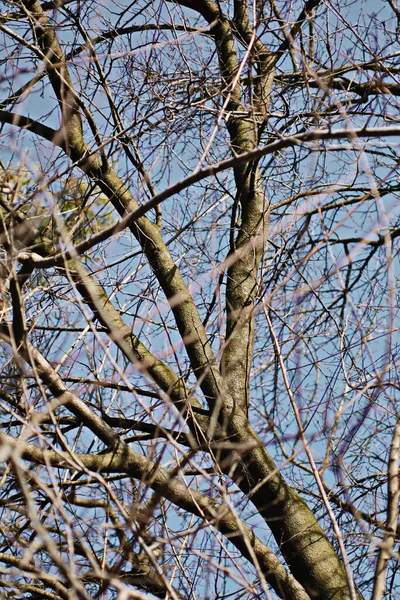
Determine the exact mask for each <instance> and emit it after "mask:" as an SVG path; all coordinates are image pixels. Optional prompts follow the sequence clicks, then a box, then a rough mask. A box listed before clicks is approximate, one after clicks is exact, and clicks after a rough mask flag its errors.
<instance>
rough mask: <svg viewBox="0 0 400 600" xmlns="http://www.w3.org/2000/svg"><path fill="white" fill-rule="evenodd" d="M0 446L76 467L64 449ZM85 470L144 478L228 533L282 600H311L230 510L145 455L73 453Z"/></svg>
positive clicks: (0, 438)
mask: <svg viewBox="0 0 400 600" xmlns="http://www.w3.org/2000/svg"><path fill="white" fill-rule="evenodd" d="M0 446H1V447H2V449H3V455H2V457H1V458H2V460H4V459H5V458H4V452H7V454H8V456H10V455H11V454H12V453H14V452H15V453H16V455H17V456H20V457H21V458H23V459H24V460H28V461H31V462H34V463H36V464H42V465H50V466H54V467H60V468H77V467H76V466H75V465H74V463H72V464H71V455H70V454H69V453H66V452H56V451H51V450H42V449H41V448H39V447H38V446H34V445H33V444H29V443H27V442H24V441H22V440H15V439H14V438H13V437H11V436H9V435H7V434H4V433H0ZM75 456H76V459H77V460H78V461H79V462H80V463H81V464H83V465H84V466H85V468H87V469H89V470H91V471H94V472H96V473H126V474H127V475H128V476H130V477H133V478H135V479H138V480H140V481H143V482H146V483H147V485H148V486H149V487H150V488H151V489H153V490H155V491H156V492H158V493H160V494H162V495H163V496H164V497H165V498H167V499H168V500H170V501H171V502H172V503H173V504H175V505H176V506H178V507H180V508H182V509H184V510H186V511H189V512H190V513H192V514H194V515H196V516H198V517H200V518H202V519H205V520H206V521H207V522H208V523H209V524H211V525H212V526H213V527H215V528H216V529H217V530H218V531H220V532H221V533H222V534H223V535H224V536H226V537H227V538H228V540H229V542H230V543H232V544H233V545H234V546H235V547H236V548H237V549H238V550H239V551H240V552H241V554H242V555H243V556H244V557H245V558H246V559H247V560H248V561H250V562H251V563H253V564H256V565H257V564H258V565H259V567H260V568H261V570H262V573H263V575H264V577H265V579H266V580H267V582H268V583H269V584H270V585H271V586H272V587H273V589H274V590H275V591H276V593H277V594H278V596H279V597H280V598H284V599H285V600H310V598H309V596H308V594H307V593H306V592H305V591H304V588H303V587H302V586H301V585H300V584H299V583H298V582H297V581H296V580H295V579H294V577H293V576H292V575H290V574H289V573H288V572H287V571H286V569H285V568H284V566H283V565H282V563H281V562H280V560H279V559H278V557H277V556H276V555H275V554H274V553H273V552H272V551H271V550H270V549H269V548H268V547H267V546H265V544H263V543H262V542H261V541H260V540H259V539H258V538H257V537H256V536H255V535H254V532H253V530H252V529H251V528H250V527H248V526H247V525H245V524H244V523H242V522H241V521H240V520H239V519H238V518H237V517H236V516H235V515H234V514H232V513H231V512H230V510H229V508H228V507H227V505H221V504H218V503H216V502H215V501H214V500H212V499H211V498H209V497H208V496H206V495H204V494H201V493H200V492H197V491H195V490H192V489H190V488H188V487H187V486H186V485H184V484H183V483H180V482H179V481H177V480H176V479H171V477H170V474H169V473H168V472H167V471H165V470H164V469H162V468H161V467H157V466H156V465H155V464H154V463H153V462H152V461H151V460H149V459H148V458H146V457H144V456H141V455H139V454H137V453H136V452H134V451H132V450H130V449H129V451H128V452H127V451H126V450H124V449H116V450H115V451H114V452H110V453H106V454H101V455H94V454H75Z"/></svg>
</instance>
